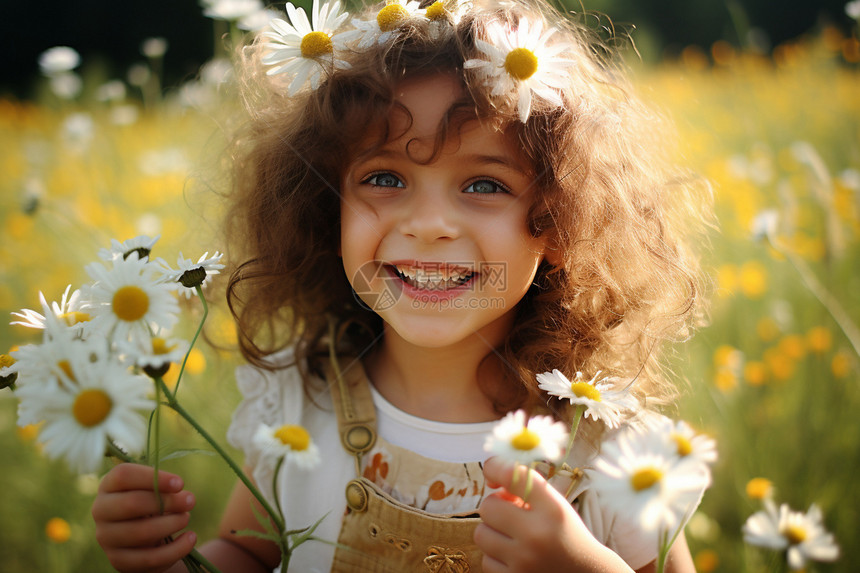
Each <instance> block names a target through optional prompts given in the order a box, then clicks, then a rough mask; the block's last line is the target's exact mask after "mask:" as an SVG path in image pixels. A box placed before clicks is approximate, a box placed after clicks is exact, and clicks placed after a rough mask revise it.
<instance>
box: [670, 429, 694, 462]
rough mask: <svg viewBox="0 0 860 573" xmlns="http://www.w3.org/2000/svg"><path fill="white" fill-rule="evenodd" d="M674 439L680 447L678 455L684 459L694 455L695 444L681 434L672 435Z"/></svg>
mask: <svg viewBox="0 0 860 573" xmlns="http://www.w3.org/2000/svg"><path fill="white" fill-rule="evenodd" d="M672 439H673V440H675V445H676V446H678V455H679V456H681V457H682V458H683V457H685V456H689V455H690V454H691V453H693V444H691V443H690V440H688V439H687V438H685V437H684V436H682V435H681V434H672Z"/></svg>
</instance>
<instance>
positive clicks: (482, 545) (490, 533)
mask: <svg viewBox="0 0 860 573" xmlns="http://www.w3.org/2000/svg"><path fill="white" fill-rule="evenodd" d="M472 538H473V539H474V541H475V545H477V546H478V549H480V550H481V553H483V554H484V555H487V556H489V557H492V558H493V559H494V560H496V561H498V562H499V563H500V564H502V565H504V564H505V556H506V555H508V554H509V552H510V551H511V550H512V548H513V547H514V540H513V539H511V538H510V537H508V536H507V535H505V534H504V533H502V532H500V531H498V530H496V529H494V528H493V527H491V526H490V525H488V524H487V523H479V524H478V526H477V527H476V528H475V532H474V534H473V535H472Z"/></svg>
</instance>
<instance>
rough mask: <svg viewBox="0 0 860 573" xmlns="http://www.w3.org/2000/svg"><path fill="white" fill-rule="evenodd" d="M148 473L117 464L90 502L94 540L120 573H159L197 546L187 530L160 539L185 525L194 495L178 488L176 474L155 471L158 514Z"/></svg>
mask: <svg viewBox="0 0 860 573" xmlns="http://www.w3.org/2000/svg"><path fill="white" fill-rule="evenodd" d="M153 471H154V470H153V468H151V467H148V466H143V465H138V464H120V465H118V466H115V467H114V468H113V469H111V470H110V471H109V472H108V473H107V474H106V475H105V476H104V478H102V481H101V484H100V485H99V491H98V494H96V498H95V501H94V502H93V508H92V515H93V520H95V523H96V541H98V544H99V545H101V548H102V550H103V551H104V552H105V555H107V558H108V560H109V561H110V563H111V565H113V566H114V568H116V569H117V570H118V571H121V572H124V573H126V572H127V573H132V572H135V573H139V572H146V573H160V572H162V571H166V570H167V569H169V568H170V567H171V566H172V565H174V564H175V563H177V562H178V561H180V560H181V559H182V558H183V557H185V556H186V555H187V554H188V553H189V552H190V551H191V550H192V549H193V548H194V544H195V543H196V541H197V536H196V535H195V534H194V533H193V532H191V531H186V532H185V533H183V534H182V535H180V536H179V537H177V538H176V539H174V540H173V541H169V542H167V543H165V539H166V538H168V537H169V536H171V535H173V534H175V533H177V532H178V531H180V530H181V529H183V528H184V527H185V526H187V525H188V520H189V517H190V515H189V513H188V512H189V511H190V510H191V508H193V507H194V503H195V500H194V494H192V493H191V492H189V491H185V490H183V489H182V487H183V482H182V478H180V477H179V476H178V475H175V474H171V473H167V472H159V474H158V489H159V491H160V493H161V499H162V500H163V502H164V512H163V513H159V506H158V498H157V497H156V495H155V491H154V486H153V479H154V474H153Z"/></svg>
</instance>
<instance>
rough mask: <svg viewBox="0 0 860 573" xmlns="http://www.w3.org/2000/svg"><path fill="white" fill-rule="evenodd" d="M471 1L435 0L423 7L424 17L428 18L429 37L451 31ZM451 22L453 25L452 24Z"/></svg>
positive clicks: (469, 6) (437, 36) (435, 36)
mask: <svg viewBox="0 0 860 573" xmlns="http://www.w3.org/2000/svg"><path fill="white" fill-rule="evenodd" d="M471 7H472V3H471V2H469V1H466V2H457V1H456V0H436V2H433V3H432V4H430V5H429V6H427V7H426V8H425V9H424V17H426V18H427V20H429V24H428V32H429V33H430V37H431V38H434V39H435V38H439V37H440V36H441V35H442V34H444V33H445V32H453V31H454V28H455V27H456V26H457V24H459V23H460V20H461V19H462V18H463V14H465V13H466V12H467V11H468V10H469V8H471ZM452 24H453V26H452Z"/></svg>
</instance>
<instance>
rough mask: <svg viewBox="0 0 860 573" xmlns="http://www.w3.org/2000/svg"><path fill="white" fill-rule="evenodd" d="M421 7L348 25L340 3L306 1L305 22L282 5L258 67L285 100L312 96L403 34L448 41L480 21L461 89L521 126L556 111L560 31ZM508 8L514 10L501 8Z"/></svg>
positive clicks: (468, 10)
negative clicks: (483, 91) (280, 86)
mask: <svg viewBox="0 0 860 573" xmlns="http://www.w3.org/2000/svg"><path fill="white" fill-rule="evenodd" d="M424 4H425V6H424V7H421V4H420V3H419V2H417V1H416V0H387V1H386V2H385V3H384V4H378V5H375V6H373V7H372V8H370V9H369V11H368V12H367V13H366V14H364V15H363V17H351V15H350V14H349V13H348V12H346V11H344V10H343V8H342V5H341V1H340V0H332V1H326V2H320V0H313V6H312V8H311V12H310V19H309V18H308V14H306V13H305V11H304V10H303V9H301V8H297V7H296V6H294V5H293V4H292V3H290V2H288V3H287V4H286V18H287V19H282V18H274V19H272V20H271V21H270V23H269V27H268V29H266V30H265V31H263V32H262V34H261V36H262V38H263V43H262V47H263V48H264V52H263V55H262V57H261V60H260V61H261V63H262V64H263V65H264V66H265V67H266V74H267V75H269V76H281V77H280V78H278V79H279V81H284V82H285V85H286V92H287V95H288V96H289V97H293V96H297V95H300V94H307V93H310V92H313V91H315V90H316V89H318V88H319V87H320V86H321V85H322V84H323V83H324V82H325V81H327V80H328V79H329V78H331V77H332V76H333V75H335V74H337V73H338V72H339V71H341V70H348V69H350V68H351V67H352V66H351V64H350V60H355V59H358V58H362V57H363V56H366V55H368V54H369V53H370V52H371V51H372V50H379V51H385V50H389V49H392V46H393V45H394V44H395V43H396V42H397V41H398V39H402V38H404V37H406V36H407V35H409V34H414V33H423V34H426V36H427V37H429V38H430V39H431V40H436V39H439V38H442V37H444V36H446V35H452V34H454V33H455V32H456V30H457V28H458V26H460V25H461V24H462V25H465V26H469V25H472V23H473V22H476V21H482V22H485V24H482V29H481V31H480V32H478V33H477V36H476V37H475V39H474V49H473V50H472V54H471V57H468V58H466V59H465V60H464V62H463V71H464V74H465V75H466V78H467V81H471V82H477V83H478V84H480V85H482V86H484V87H485V88H487V89H488V91H489V96H490V99H491V101H492V102H493V105H496V106H499V107H501V106H504V105H505V103H506V102H510V103H511V104H513V105H514V106H515V109H516V115H517V117H518V118H519V120H520V121H521V122H523V123H525V122H526V121H527V120H528V118H529V116H530V115H531V114H532V112H534V111H535V110H537V109H540V110H542V111H549V110H552V109H555V108H558V107H561V106H562V105H563V97H562V90H563V89H564V87H565V86H566V85H568V84H569V79H570V78H569V74H568V70H569V68H570V64H571V61H572V60H571V58H570V57H569V54H570V52H571V48H572V45H571V43H570V42H567V41H565V40H563V39H561V38H560V36H561V34H559V33H558V32H559V30H558V29H556V28H554V27H550V26H547V25H546V24H545V23H544V22H543V20H542V19H541V18H537V17H533V18H529V17H527V16H525V15H520V16H519V17H515V16H513V14H514V12H513V11H510V10H504V11H502V9H501V8H503V7H501V6H500V5H499V4H498V3H493V4H491V5H489V7H488V8H481V7H480V6H478V2H475V3H473V2H471V1H458V0H436V1H434V2H432V3H430V4H427V3H426V2H425V3H424ZM506 4H513V3H506Z"/></svg>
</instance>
